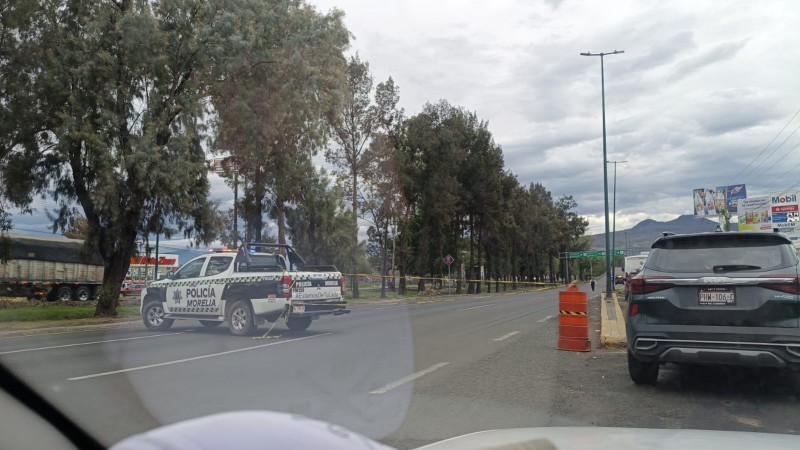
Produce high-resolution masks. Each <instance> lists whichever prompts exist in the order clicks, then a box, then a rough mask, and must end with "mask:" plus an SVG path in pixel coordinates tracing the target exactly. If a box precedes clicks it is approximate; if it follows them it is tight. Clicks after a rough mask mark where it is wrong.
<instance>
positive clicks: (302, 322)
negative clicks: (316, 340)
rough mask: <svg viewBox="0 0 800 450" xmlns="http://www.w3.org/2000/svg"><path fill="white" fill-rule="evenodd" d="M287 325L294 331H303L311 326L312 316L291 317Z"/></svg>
mask: <svg viewBox="0 0 800 450" xmlns="http://www.w3.org/2000/svg"><path fill="white" fill-rule="evenodd" d="M286 326H287V327H289V329H290V330H292V331H303V330H306V329H308V327H310V326H311V317H308V316H306V317H290V318H289V320H287V321H286Z"/></svg>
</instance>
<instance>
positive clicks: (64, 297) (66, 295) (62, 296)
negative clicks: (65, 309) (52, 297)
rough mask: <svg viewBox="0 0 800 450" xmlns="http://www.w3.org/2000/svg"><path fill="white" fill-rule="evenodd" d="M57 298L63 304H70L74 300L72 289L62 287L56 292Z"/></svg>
mask: <svg viewBox="0 0 800 450" xmlns="http://www.w3.org/2000/svg"><path fill="white" fill-rule="evenodd" d="M56 298H57V299H59V300H61V301H62V302H68V301H70V300H72V288H71V287H69V286H61V287H60V288H58V290H57V291H56Z"/></svg>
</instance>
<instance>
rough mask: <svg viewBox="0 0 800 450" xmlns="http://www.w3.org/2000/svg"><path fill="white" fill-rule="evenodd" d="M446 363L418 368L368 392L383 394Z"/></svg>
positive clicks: (446, 363)
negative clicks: (417, 370) (418, 369)
mask: <svg viewBox="0 0 800 450" xmlns="http://www.w3.org/2000/svg"><path fill="white" fill-rule="evenodd" d="M448 364H450V363H449V362H440V363H437V364H434V365H432V366H430V367H428V368H427V369H423V370H420V371H419V372H415V373H412V374H411V375H409V376H407V377H403V378H400V379H399V380H397V381H393V382H391V383H389V384H387V385H386V386H383V387H380V388H378V389H375V390H374V391H371V392H370V394H385V393H387V392H389V391H391V390H392V389H394V388H397V387H400V386H402V385H404V384H406V383H408V382H409V381H412V380H416V379H417V378H419V377H421V376H423V375H427V374H429V373H431V372H433V371H434V370H439V369H441V368H442V367H444V366H446V365H448Z"/></svg>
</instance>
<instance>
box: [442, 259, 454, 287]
mask: <svg viewBox="0 0 800 450" xmlns="http://www.w3.org/2000/svg"><path fill="white" fill-rule="evenodd" d="M442 262H444V263H445V264H447V293H448V294H450V265H452V264H453V262H455V259H453V257H452V256H450V255H447V256H445V257H444V259H443V260H442Z"/></svg>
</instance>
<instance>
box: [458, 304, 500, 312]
mask: <svg viewBox="0 0 800 450" xmlns="http://www.w3.org/2000/svg"><path fill="white" fill-rule="evenodd" d="M494 305H496V303H489V304H488V305H481V306H472V307H470V308H461V309H459V310H458V311H469V310H470V309H478V308H486V307H487V306H494Z"/></svg>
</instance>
